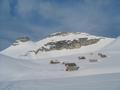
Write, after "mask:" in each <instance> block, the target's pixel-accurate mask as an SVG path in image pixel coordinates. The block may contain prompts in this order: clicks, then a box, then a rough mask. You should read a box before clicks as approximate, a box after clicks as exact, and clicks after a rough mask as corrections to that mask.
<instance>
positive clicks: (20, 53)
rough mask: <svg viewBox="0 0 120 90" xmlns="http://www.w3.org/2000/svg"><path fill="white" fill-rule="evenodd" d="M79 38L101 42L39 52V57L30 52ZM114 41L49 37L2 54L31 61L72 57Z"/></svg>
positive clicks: (92, 37)
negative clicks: (58, 42) (52, 42)
mask: <svg viewBox="0 0 120 90" xmlns="http://www.w3.org/2000/svg"><path fill="white" fill-rule="evenodd" d="M53 35H54V34H53ZM79 38H88V39H100V41H99V42H97V43H96V44H92V45H88V46H82V47H81V48H79V49H63V50H52V51H48V52H38V54H37V55H36V54H35V53H34V52H30V51H33V50H38V49H39V48H40V47H41V46H44V45H45V44H46V43H48V42H51V41H54V42H55V41H61V40H71V41H72V40H74V39H79ZM114 40H115V39H114V38H107V37H98V36H94V35H90V34H87V33H68V34H67V35H65V36H62V35H57V36H52V37H47V38H45V39H42V40H40V41H38V42H32V41H28V42H22V43H20V44H19V45H16V46H10V47H8V48H7V49H5V50H3V51H2V52H0V53H1V54H3V55H7V56H10V57H13V58H21V59H30V58H32V59H40V58H48V57H51V58H52V57H58V56H66V55H72V54H77V53H89V52H95V51H98V50H100V49H102V48H103V47H105V46H107V45H108V44H110V43H112V42H113V41H114ZM48 48H49V47H48Z"/></svg>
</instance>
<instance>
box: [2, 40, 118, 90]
mask: <svg viewBox="0 0 120 90" xmlns="http://www.w3.org/2000/svg"><path fill="white" fill-rule="evenodd" d="M105 39H107V40H106V41H108V43H107V44H106V45H105V46H104V45H103V43H102V42H99V44H101V45H103V46H101V49H97V51H95V52H88V53H81V52H80V53H76V51H72V50H71V53H72V52H74V53H72V54H66V53H65V52H64V51H61V52H62V53H64V54H65V55H64V56H62V55H60V56H56V57H48V56H47V57H45V58H36V59H32V58H31V59H30V58H29V59H20V58H18V59H15V58H12V57H9V56H10V54H11V55H12V54H15V52H16V53H19V51H21V52H22V50H23V51H24V50H26V51H27V49H28V50H29V49H31V48H32V47H34V43H33V42H26V43H24V44H20V46H16V49H18V48H17V47H24V49H22V48H21V49H20V50H17V51H18V52H17V51H16V50H15V48H14V47H13V46H11V47H13V48H14V49H13V48H12V49H11V47H9V48H8V49H9V53H8V52H7V51H8V49H6V53H8V54H9V56H5V55H2V54H0V90H119V89H120V51H119V50H120V47H119V46H120V38H117V39H116V40H114V39H109V38H105ZM109 40H110V41H109ZM103 42H104V39H103ZM29 44H31V45H30V46H31V47H26V46H28V45H29ZM32 45H33V46H32ZM98 46H99V45H98ZM89 48H90V47H89ZM89 48H88V49H89ZM10 50H11V53H10ZM12 50H15V51H14V52H12ZM86 50H87V49H86ZM88 51H89V50H88ZM4 52H5V51H4ZM69 52H70V51H69ZM55 53H56V52H54V53H52V54H55ZM98 53H103V54H105V55H107V57H106V58H101V57H100V56H98ZM52 54H51V55H52ZM79 56H85V57H86V59H84V60H79V59H78V57H79ZM91 59H92V60H93V59H95V60H96V59H97V60H98V61H97V62H90V61H89V60H91ZM50 60H58V61H60V62H61V63H59V64H50V63H49V62H50ZM62 62H67V63H69V62H70V63H76V64H77V66H79V67H80V68H79V69H78V70H77V71H68V72H67V71H65V66H64V64H62Z"/></svg>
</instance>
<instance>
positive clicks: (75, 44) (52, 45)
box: [34, 38, 100, 54]
mask: <svg viewBox="0 0 120 90" xmlns="http://www.w3.org/2000/svg"><path fill="white" fill-rule="evenodd" d="M99 40H100V39H88V38H79V39H78V40H76V39H74V40H72V41H71V40H62V41H56V42H48V43H46V44H45V45H44V46H42V47H41V48H39V49H37V50H36V51H34V52H35V54H37V53H38V52H39V51H51V50H62V49H77V48H80V47H82V46H87V45H91V44H95V43H97V42H98V41H99ZM48 47H49V48H48Z"/></svg>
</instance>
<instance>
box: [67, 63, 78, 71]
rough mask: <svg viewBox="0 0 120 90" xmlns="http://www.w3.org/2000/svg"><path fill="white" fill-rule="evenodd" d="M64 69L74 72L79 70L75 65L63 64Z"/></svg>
mask: <svg viewBox="0 0 120 90" xmlns="http://www.w3.org/2000/svg"><path fill="white" fill-rule="evenodd" d="M65 67H66V69H65V71H75V70H78V69H79V67H78V66H77V65H76V64H75V63H65Z"/></svg>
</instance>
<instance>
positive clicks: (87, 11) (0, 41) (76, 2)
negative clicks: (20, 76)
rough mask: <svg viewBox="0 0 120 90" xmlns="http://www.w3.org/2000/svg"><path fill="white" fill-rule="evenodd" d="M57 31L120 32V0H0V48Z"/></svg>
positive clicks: (110, 33) (116, 33)
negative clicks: (21, 37) (17, 39)
mask: <svg viewBox="0 0 120 90" xmlns="http://www.w3.org/2000/svg"><path fill="white" fill-rule="evenodd" d="M59 31H65V32H66V31H69V32H87V33H90V34H94V35H101V36H108V37H117V36H119V35H120V0H0V50H2V49H4V48H6V47H8V46H9V45H10V44H11V43H13V42H14V41H15V39H16V38H17V37H20V36H29V37H30V38H31V39H32V40H34V41H37V40H40V39H42V38H44V37H46V36H47V35H48V34H51V33H53V32H59Z"/></svg>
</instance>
